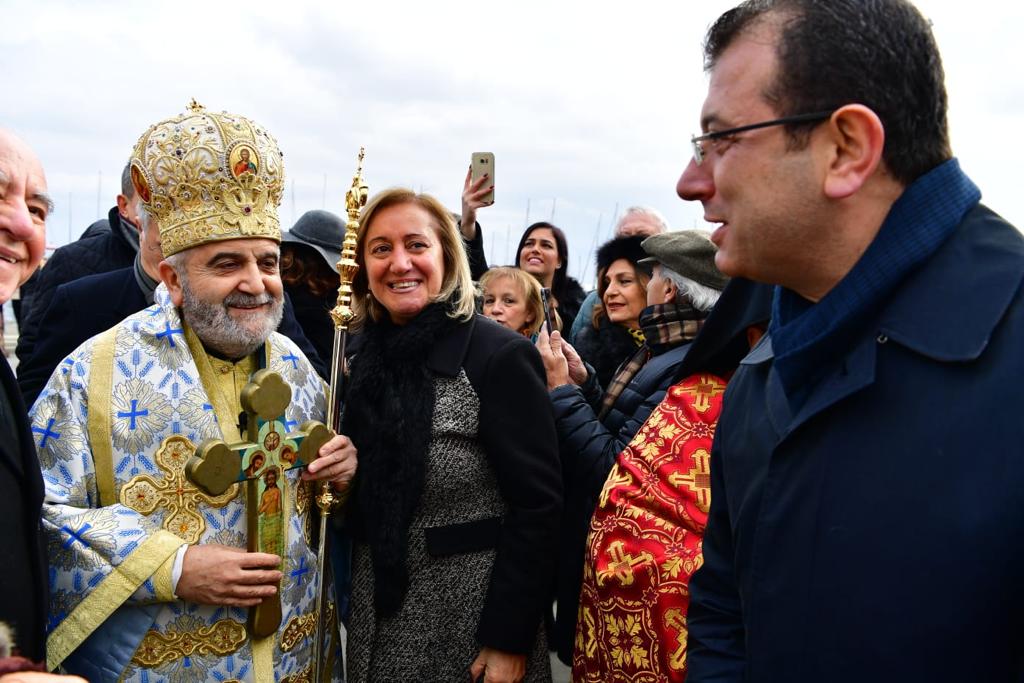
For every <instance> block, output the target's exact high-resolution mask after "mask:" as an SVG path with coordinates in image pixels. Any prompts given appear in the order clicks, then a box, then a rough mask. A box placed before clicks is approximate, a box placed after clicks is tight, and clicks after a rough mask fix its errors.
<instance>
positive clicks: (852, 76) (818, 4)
mask: <svg viewBox="0 0 1024 683" xmlns="http://www.w3.org/2000/svg"><path fill="white" fill-rule="evenodd" d="M768 15H771V18H772V19H777V20H779V22H780V23H779V26H780V32H781V37H780V39H779V44H778V46H777V56H778V75H777V77H776V79H775V82H774V83H772V84H771V85H769V86H768V87H767V89H766V92H765V93H764V97H765V99H766V100H767V101H768V102H770V103H772V104H773V105H774V107H775V109H776V111H777V112H778V114H779V116H780V117H781V116H790V115H795V114H806V113H808V112H817V111H830V110H834V109H837V108H839V107H841V106H843V105H844V104H854V103H856V104H863V105H864V106H866V107H869V108H870V109H871V110H872V111H874V112H875V113H876V114H877V115H878V117H879V118H880V119H881V121H882V125H883V126H884V127H885V149H884V151H883V159H884V160H885V164H886V166H887V167H888V168H889V170H890V171H891V172H892V174H893V175H894V176H895V177H896V179H897V180H899V181H901V182H903V183H904V184H909V183H911V182H913V181H914V180H915V179H916V178H917V177H918V176H920V175H922V174H923V173H926V172H927V171H929V170H931V169H932V168H934V167H935V166H937V165H939V164H940V163H942V162H943V161H946V160H947V159H949V158H950V157H951V156H952V152H951V151H950V146H949V132H948V129H947V124H946V107H947V103H946V87H945V83H944V81H945V76H944V74H943V71H942V59H941V58H940V56H939V49H938V46H937V45H936V43H935V37H934V36H933V35H932V31H931V27H930V26H929V22H928V21H927V20H926V19H925V18H924V17H923V16H921V13H920V12H918V11H917V8H915V7H914V6H913V5H911V4H910V3H909V2H907V1H906V0H747V1H746V2H744V3H742V4H741V5H739V6H737V7H734V8H733V9H731V10H729V11H728V12H725V13H724V14H723V15H722V16H720V17H719V18H718V20H717V21H716V22H715V23H714V24H713V25H712V26H711V28H710V29H709V30H708V34H707V37H706V39H705V42H704V56H705V68H707V69H711V68H713V67H714V65H715V62H716V61H717V60H718V58H719V57H720V56H721V55H722V53H723V52H724V51H725V50H726V48H728V47H729V45H730V44H731V43H732V41H733V40H735V39H736V38H737V37H738V36H739V35H740V34H741V33H743V32H744V31H746V30H747V29H749V28H751V27H753V26H755V25H756V24H758V22H759V21H760V20H762V19H765V18H766V17H768ZM813 125H815V124H795V125H792V126H788V127H787V130H788V132H789V135H790V137H791V140H792V142H793V144H794V146H796V147H797V148H799V147H801V146H803V145H805V144H806V143H807V140H808V138H809V134H810V130H811V129H812V127H813Z"/></svg>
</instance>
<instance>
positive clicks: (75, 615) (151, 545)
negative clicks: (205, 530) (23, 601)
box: [46, 529, 184, 671]
mask: <svg viewBox="0 0 1024 683" xmlns="http://www.w3.org/2000/svg"><path fill="white" fill-rule="evenodd" d="M182 543H184V541H183V540H181V539H180V538H178V537H177V536H175V535H174V534H172V533H169V532H167V531H164V530H162V529H161V530H158V531H157V532H156V533H155V534H153V535H152V536H150V537H149V538H148V539H146V540H145V541H143V542H142V544H140V545H139V547H138V548H136V549H135V550H134V551H132V553H131V554H130V555H129V556H128V557H127V558H126V559H125V560H124V562H122V563H121V564H119V565H117V566H116V567H114V568H113V569H112V570H111V572H110V574H108V575H107V577H106V578H104V579H103V580H102V581H100V583H99V584H98V585H97V586H96V588H94V589H93V590H92V592H91V593H89V595H87V596H86V597H85V599H84V600H82V602H80V603H79V604H78V607H76V608H75V609H74V610H73V611H72V612H71V614H69V615H68V616H67V617H65V619H64V621H62V622H60V624H58V625H57V628H55V629H54V630H53V632H51V633H50V637H49V638H47V639H46V653H47V654H46V668H47V669H48V670H50V671H53V670H54V669H56V668H57V667H58V666H60V665H61V663H62V662H63V661H64V660H65V659H67V657H68V655H70V654H71V653H72V652H74V651H75V649H76V648H77V647H78V646H79V645H81V644H82V643H83V642H85V639H86V638H88V637H89V636H90V635H92V633H93V631H95V630H96V629H97V628H99V626H100V624H102V623H103V622H104V621H106V620H107V618H108V617H110V615H111V614H113V613H114V611H115V610H116V609H117V608H118V607H120V606H121V604H122V603H124V601H125V600H127V599H128V598H129V597H131V595H132V593H134V592H135V591H136V590H138V588H139V586H141V585H142V584H143V582H145V580H146V579H148V578H149V577H150V576H152V575H153V572H155V571H156V570H157V569H158V568H159V567H160V565H162V564H163V563H164V562H165V561H166V560H167V558H168V557H170V556H171V555H173V554H174V553H176V552H177V551H178V548H180V547H181V544H182Z"/></svg>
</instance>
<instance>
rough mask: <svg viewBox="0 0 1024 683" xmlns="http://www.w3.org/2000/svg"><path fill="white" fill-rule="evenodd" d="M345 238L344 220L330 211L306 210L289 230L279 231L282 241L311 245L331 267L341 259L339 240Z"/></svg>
mask: <svg viewBox="0 0 1024 683" xmlns="http://www.w3.org/2000/svg"><path fill="white" fill-rule="evenodd" d="M343 239H345V221H343V220H341V218H339V217H338V216H336V215H334V214H333V213H331V212H330V211H322V210H320V209H314V210H313V211H307V212H306V213H304V214H302V215H301V216H300V217H299V220H297V221H295V225H293V226H292V229H291V230H284V231H282V232H281V241H282V242H295V243H296V244H305V245H306V246H310V247H313V248H314V249H316V250H317V251H318V252H320V255H321V256H323V257H324V260H325V261H327V265H329V266H330V267H331V268H332V269H333V268H334V266H335V265H336V264H337V263H338V261H339V260H341V241H342V240H343Z"/></svg>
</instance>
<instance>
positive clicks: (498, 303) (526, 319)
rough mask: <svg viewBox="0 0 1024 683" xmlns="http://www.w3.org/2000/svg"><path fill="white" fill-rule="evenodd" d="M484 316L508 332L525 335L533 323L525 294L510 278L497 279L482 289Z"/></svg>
mask: <svg viewBox="0 0 1024 683" xmlns="http://www.w3.org/2000/svg"><path fill="white" fill-rule="evenodd" d="M483 312H484V315H485V316H487V317H488V318H490V319H491V320H493V321H495V322H497V323H500V324H502V325H504V326H505V327H507V328H508V329H510V330H514V331H516V332H520V333H525V331H526V330H528V329H529V327H530V326H531V325H532V324H533V322H534V315H533V313H532V312H531V311H530V309H529V306H528V304H527V301H526V293H525V292H523V291H522V287H520V286H519V285H518V283H516V282H515V281H513V280H512V278H509V277H498V278H494V279H492V280H489V281H488V282H487V285H486V287H484V307H483Z"/></svg>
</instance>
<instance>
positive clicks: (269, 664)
mask: <svg viewBox="0 0 1024 683" xmlns="http://www.w3.org/2000/svg"><path fill="white" fill-rule="evenodd" d="M275 635H276V634H275ZM249 642H250V643H251V645H252V675H253V678H254V679H255V681H256V683H274V636H267V637H266V638H256V639H254V640H251V641H249Z"/></svg>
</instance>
